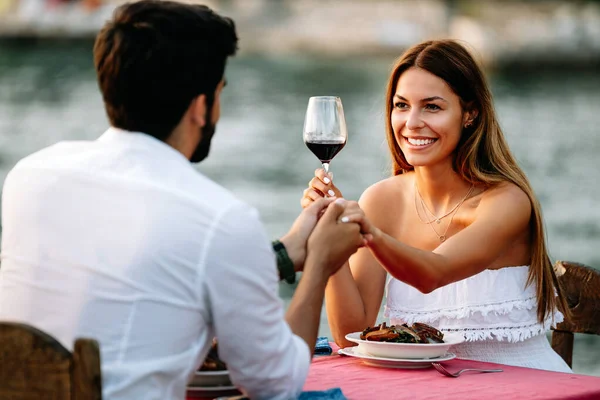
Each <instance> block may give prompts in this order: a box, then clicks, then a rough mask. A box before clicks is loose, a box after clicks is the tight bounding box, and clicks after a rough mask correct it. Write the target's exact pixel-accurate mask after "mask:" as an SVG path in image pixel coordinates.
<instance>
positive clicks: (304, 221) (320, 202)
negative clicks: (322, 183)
mask: <svg viewBox="0 0 600 400" xmlns="http://www.w3.org/2000/svg"><path fill="white" fill-rule="evenodd" d="M334 200H335V198H333V197H328V198H323V197H321V198H319V199H317V200H316V201H313V202H311V204H309V205H307V206H306V207H305V208H304V210H302V212H301V213H300V215H299V216H298V218H296V220H295V221H294V224H293V225H292V227H291V228H290V230H289V231H288V233H286V234H285V236H283V237H282V238H281V239H280V241H281V242H282V243H283V245H284V246H285V248H286V250H287V252H288V255H289V257H290V258H291V259H292V261H293V262H294V270H296V271H302V268H303V266H304V260H305V259H306V242H307V240H308V237H309V236H310V234H311V232H312V231H313V229H314V228H315V225H317V221H318V219H319V217H320V216H321V215H322V214H323V213H324V212H325V210H326V209H327V207H328V206H329V204H331V203H332V202H333V201H334Z"/></svg>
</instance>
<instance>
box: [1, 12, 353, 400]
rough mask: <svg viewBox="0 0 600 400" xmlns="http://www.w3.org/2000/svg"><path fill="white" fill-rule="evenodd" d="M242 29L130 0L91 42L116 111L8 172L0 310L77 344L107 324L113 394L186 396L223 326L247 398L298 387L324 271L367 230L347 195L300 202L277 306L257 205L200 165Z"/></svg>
mask: <svg viewBox="0 0 600 400" xmlns="http://www.w3.org/2000/svg"><path fill="white" fill-rule="evenodd" d="M236 45H237V37H236V34H235V29H234V26H233V23H232V22H231V21H230V20H228V19H224V18H222V17H220V16H218V15H217V14H215V13H213V12H212V11H211V10H210V9H208V8H206V7H203V6H199V5H189V4H178V3H172V2H168V1H148V0H144V1H140V2H136V3H131V4H126V5H124V6H121V7H119V8H118V9H117V10H116V12H115V15H114V18H113V20H111V21H109V22H108V23H107V24H106V26H105V27H104V28H103V29H102V30H101V32H100V33H99V34H98V37H97V39H96V43H95V46H94V60H95V65H96V71H97V75H98V83H99V87H100V90H101V92H102V96H103V99H104V103H105V108H106V112H107V115H108V118H109V120H110V123H111V126H112V127H111V128H110V129H108V131H107V132H106V133H104V134H103V135H102V136H101V137H100V138H99V139H98V140H96V141H79V142H64V143H59V144H57V145H54V146H51V147H49V148H47V149H44V150H42V151H40V152H38V153H36V154H33V155H31V156H29V157H27V158H25V159H23V160H21V161H20V162H19V163H18V165H17V166H16V167H15V168H14V169H13V170H12V171H11V172H10V174H9V176H8V177H7V179H6V182H5V186H4V193H3V204H2V220H3V224H4V226H3V238H2V269H1V271H0V319H2V320H9V321H17V322H22V323H27V324H30V325H33V326H35V327H37V328H39V329H42V330H43V331H45V332H47V333H49V334H51V335H53V336H54V337H55V338H57V339H58V340H59V341H60V342H61V343H62V344H63V345H65V346H66V347H67V348H71V347H72V343H73V341H74V339H75V338H78V337H91V338H95V339H97V340H98V341H99V342H100V348H101V358H102V374H103V395H104V397H105V398H106V399H183V398H184V396H185V387H186V383H187V381H188V379H189V377H190V376H191V374H192V373H193V371H194V370H195V369H196V368H197V367H198V366H199V365H200V364H201V363H202V360H203V359H204V357H205V356H206V354H207V352H208V350H209V347H210V345H211V341H212V339H213V337H215V336H216V337H217V338H218V340H219V352H220V356H221V358H222V359H223V360H224V361H225V362H226V363H227V364H228V368H229V371H230V375H231V378H232V380H233V382H234V383H235V384H236V385H237V386H238V387H239V388H240V389H241V390H243V391H244V392H245V393H247V394H248V395H249V396H250V397H251V398H253V399H284V398H285V399H287V398H293V397H295V396H297V395H298V393H299V392H300V391H301V389H302V386H303V382H304V380H305V377H306V375H307V370H308V367H309V364H310V358H311V354H312V348H313V346H314V344H315V339H316V335H317V330H318V323H319V316H320V311H321V307H322V302H323V292H324V288H325V285H326V282H327V278H328V277H329V275H331V274H333V273H334V272H335V271H336V270H337V269H338V268H339V267H340V266H341V265H342V263H343V262H345V260H346V259H347V258H348V256H349V255H350V254H352V253H353V252H355V251H356V249H357V248H358V247H360V246H362V245H363V244H364V243H363V242H364V238H362V237H361V235H360V228H359V227H358V225H357V224H354V223H340V224H338V223H337V222H338V221H340V220H342V218H343V215H345V214H343V213H344V211H345V212H346V213H349V212H351V209H352V207H354V205H353V204H352V205H350V206H348V204H344V203H343V201H340V200H336V201H335V202H334V201H333V200H332V199H327V200H325V199H324V200H322V201H321V202H319V203H318V204H316V205H315V206H314V207H312V208H311V209H309V210H307V211H305V212H303V213H302V214H301V215H300V217H299V218H298V220H297V221H296V223H295V224H294V226H293V227H292V229H291V230H290V232H289V233H288V234H287V235H286V236H285V237H283V238H282V239H281V242H282V243H283V244H284V246H285V247H286V248H287V249H288V250H289V252H290V253H291V257H292V259H293V260H292V261H295V264H296V265H303V266H304V273H303V276H302V279H301V282H300V283H299V284H298V287H297V290H296V293H295V295H294V298H293V299H292V301H291V304H290V305H289V308H288V311H287V312H286V313H284V310H283V307H282V302H281V300H280V299H279V298H278V295H277V288H278V274H277V269H276V266H275V257H274V253H273V251H272V248H271V245H270V243H269V241H268V240H267V238H266V235H265V232H264V229H263V227H262V225H261V223H260V221H259V219H258V215H257V212H256V211H255V210H254V209H253V208H251V207H249V206H248V205H246V204H244V203H243V202H241V201H240V200H238V199H236V198H235V197H234V196H233V195H232V194H231V193H229V192H228V191H226V190H225V189H223V188H222V187H220V186H219V185H217V184H216V183H214V182H212V181H210V180H209V179H208V178H206V177H204V176H203V175H201V174H199V173H198V172H197V171H196V170H195V169H194V168H193V167H192V165H191V164H190V161H192V162H199V161H201V160H203V159H204V158H205V157H206V156H207V155H208V151H209V146H210V141H211V138H212V136H213V133H214V130H215V125H216V123H217V120H218V119H219V115H220V94H221V91H222V89H223V86H224V85H225V81H224V79H223V76H224V70H225V64H226V59H227V58H228V57H229V56H231V55H233V54H234V52H235V50H236ZM240 172H242V171H240ZM323 211H324V214H323V215H322V216H321V217H320V219H319V221H318V222H317V219H318V216H319V215H320V214H321V212H323ZM315 225H316V226H315ZM313 227H314V230H313ZM309 234H310V237H308V236H309ZM307 238H308V239H307ZM279 247H281V246H279ZM279 251H280V252H281V251H282V249H279Z"/></svg>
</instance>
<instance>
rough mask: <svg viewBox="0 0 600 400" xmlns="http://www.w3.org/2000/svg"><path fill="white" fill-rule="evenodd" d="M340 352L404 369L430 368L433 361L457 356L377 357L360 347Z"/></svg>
mask: <svg viewBox="0 0 600 400" xmlns="http://www.w3.org/2000/svg"><path fill="white" fill-rule="evenodd" d="M338 354H340V355H345V356H350V357H356V358H360V359H361V360H362V361H363V363H365V364H367V365H372V366H374V367H383V368H402V369H418V368H429V367H431V363H434V362H443V361H449V360H452V359H453V358H456V355H455V354H453V353H446V354H444V355H443V356H442V357H434V358H421V359H417V358H404V359H403V358H386V357H375V356H371V355H367V354H363V353H361V352H360V351H358V347H346V348H344V349H339V350H338Z"/></svg>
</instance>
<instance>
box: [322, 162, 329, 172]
mask: <svg viewBox="0 0 600 400" xmlns="http://www.w3.org/2000/svg"><path fill="white" fill-rule="evenodd" d="M323 169H324V170H325V173H326V174H329V163H328V162H324V163H323Z"/></svg>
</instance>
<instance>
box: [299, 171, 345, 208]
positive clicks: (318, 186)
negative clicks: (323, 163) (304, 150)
mask: <svg viewBox="0 0 600 400" xmlns="http://www.w3.org/2000/svg"><path fill="white" fill-rule="evenodd" d="M331 178H332V175H331V174H330V175H327V174H326V173H325V170H324V169H323V168H318V169H317V170H316V171H315V177H314V178H312V179H311V180H310V182H309V183H308V188H307V189H306V190H304V194H303V196H302V199H301V200H300V204H301V205H302V208H306V207H308V206H309V205H311V204H312V203H313V202H314V201H315V200H318V199H320V198H322V197H337V198H342V197H344V196H343V195H342V192H340V190H339V189H338V188H337V187H336V186H335V185H334V184H333V181H332V180H331Z"/></svg>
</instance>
